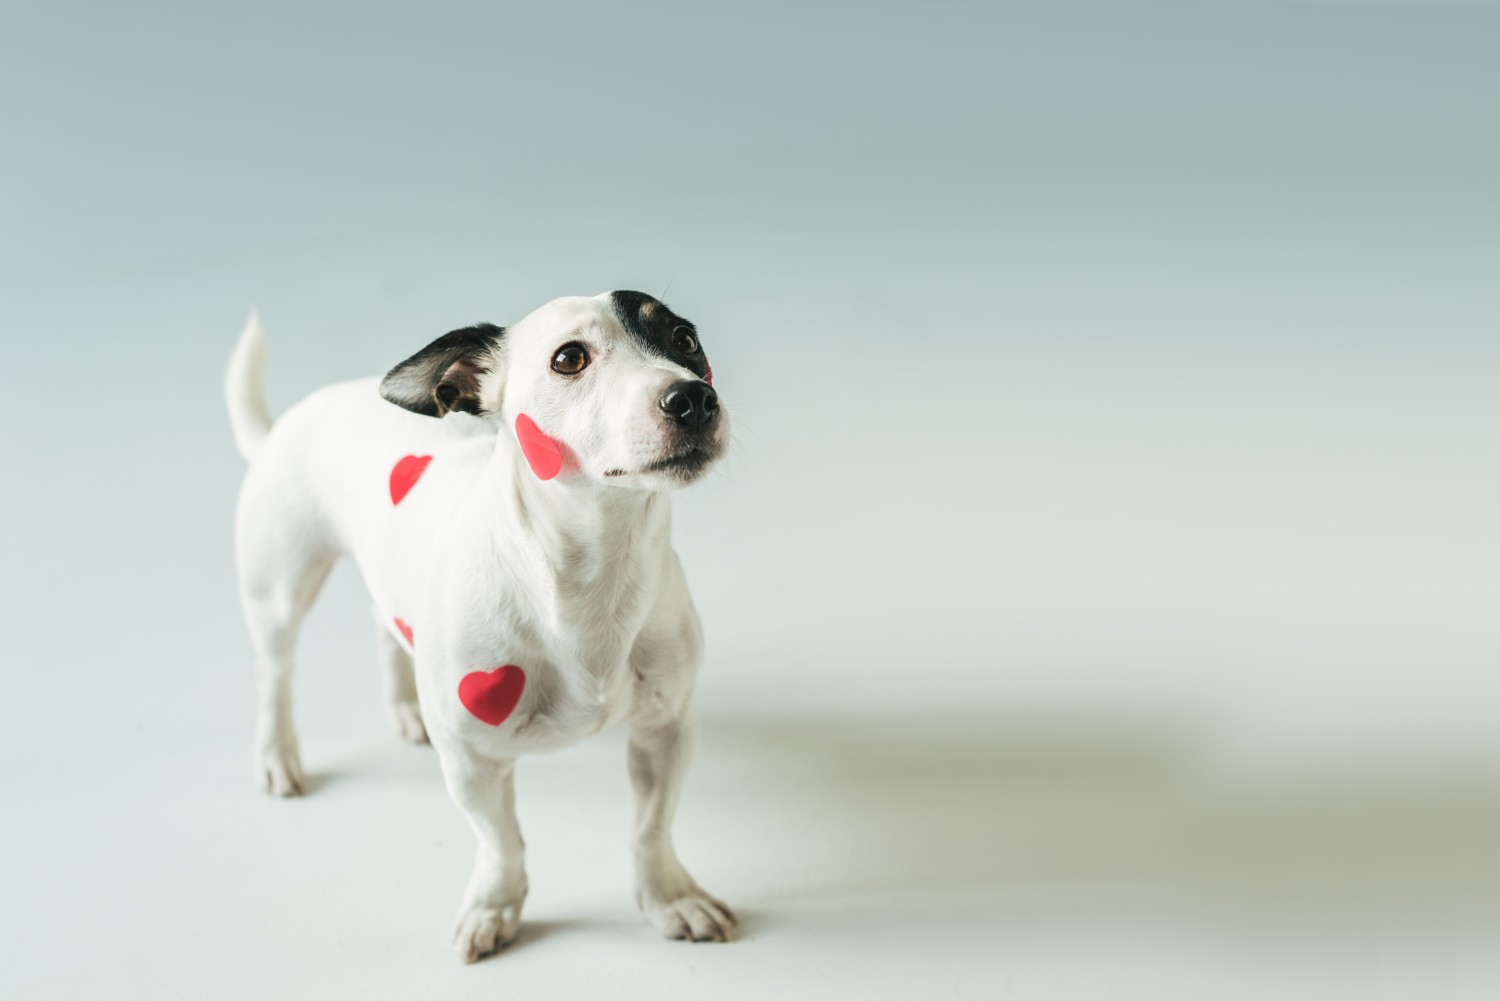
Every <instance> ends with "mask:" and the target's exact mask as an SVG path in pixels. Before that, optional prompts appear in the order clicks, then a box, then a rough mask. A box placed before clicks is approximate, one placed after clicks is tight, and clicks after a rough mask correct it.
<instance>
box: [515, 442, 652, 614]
mask: <svg viewBox="0 0 1500 1001" xmlns="http://www.w3.org/2000/svg"><path fill="white" fill-rule="evenodd" d="M491 474H492V475H491V479H492V481H494V482H495V485H496V486H497V488H499V489H500V490H501V492H502V493H503V494H504V502H503V503H504V505H505V514H506V517H505V518H503V519H502V522H501V524H500V525H499V526H497V529H496V535H497V538H496V543H497V545H498V546H499V547H500V549H501V551H502V552H509V553H513V554H515V556H517V557H519V558H520V559H521V560H523V561H524V562H525V564H526V567H527V569H526V570H525V571H520V568H519V567H515V568H514V569H516V570H517V571H518V572H526V573H527V574H528V576H533V575H534V577H535V578H539V579H534V580H533V584H535V585H539V587H537V588H536V590H535V591H534V592H533V593H535V594H537V595H538V597H542V596H545V598H546V599H547V600H550V604H551V607H549V608H539V611H542V612H543V613H544V614H547V615H548V616H549V617H550V618H552V619H553V620H554V621H555V622H575V623H595V624H598V625H599V626H606V625H611V624H613V625H620V626H625V625H628V624H629V623H631V622H633V621H635V620H637V619H638V618H640V617H641V616H643V615H644V614H645V612H646V611H647V609H646V608H645V607H643V601H644V600H645V599H646V598H647V597H648V595H647V594H646V593H644V592H646V591H647V590H648V587H647V585H649V584H650V582H652V581H654V580H655V579H656V577H657V575H658V574H659V573H660V571H661V567H662V560H663V558H664V556H665V554H666V552H667V550H668V547H669V538H668V537H669V535H670V531H671V517H672V516H671V498H670V497H668V495H667V494H666V493H664V492H660V491H648V490H628V489H622V488H619V487H610V486H604V485H602V484H599V483H596V482H594V481H591V480H587V479H585V478H583V477H579V476H574V477H558V478H556V479H552V480H547V481H545V482H544V481H541V480H538V479H537V478H536V476H535V475H534V474H533V473H532V471H531V469H530V468H529V467H528V466H527V464H526V460H525V459H524V458H523V457H522V455H521V451H520V449H519V448H516V447H514V446H512V447H508V448H507V447H504V446H503V445H502V446H501V447H499V448H497V449H496V450H495V456H494V459H493V460H492V469H491ZM518 529H519V531H517V530H518ZM586 631H591V630H586Z"/></svg>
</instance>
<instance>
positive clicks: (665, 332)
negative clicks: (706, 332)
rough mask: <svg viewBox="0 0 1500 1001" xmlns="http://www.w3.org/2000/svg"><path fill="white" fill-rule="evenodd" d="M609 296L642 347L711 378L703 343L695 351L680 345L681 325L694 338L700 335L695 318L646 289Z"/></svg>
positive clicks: (694, 372)
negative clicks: (687, 316) (679, 310)
mask: <svg viewBox="0 0 1500 1001" xmlns="http://www.w3.org/2000/svg"><path fill="white" fill-rule="evenodd" d="M609 297H610V299H611V300H612V301H613V302H614V307H615V313H616V314H617V315H618V316H619V317H620V322H621V323H623V324H624V325H625V329H626V330H627V331H629V332H630V336H631V337H633V338H635V340H636V342H637V343H638V344H640V345H641V347H643V348H645V349H646V350H647V351H649V352H651V353H652V354H654V355H659V356H661V357H663V358H670V359H671V360H672V361H674V362H676V363H677V364H679V365H681V366H682V367H683V368H685V369H687V370H688V371H689V372H692V373H693V374H694V375H696V376H697V377H698V378H700V379H706V378H708V358H707V357H705V356H704V354H703V347H702V345H699V347H698V350H697V351H695V352H694V353H692V354H687V353H685V352H683V351H682V350H680V349H679V348H678V347H677V336H676V331H677V329H678V328H679V327H686V328H687V329H688V331H689V332H690V333H691V334H692V335H693V337H694V339H696V338H697V336H698V328H697V327H695V326H693V321H691V320H687V319H684V318H682V317H680V316H678V315H677V314H676V313H673V312H672V311H671V310H670V309H668V308H667V305H666V303H664V302H661V301H660V300H658V299H655V298H653V297H652V296H649V295H647V294H646V293H644V292H611V293H610V294H609Z"/></svg>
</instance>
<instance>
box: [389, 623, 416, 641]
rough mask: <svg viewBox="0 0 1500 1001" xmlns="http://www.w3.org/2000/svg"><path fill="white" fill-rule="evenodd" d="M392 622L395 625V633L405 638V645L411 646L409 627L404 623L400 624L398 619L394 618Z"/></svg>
mask: <svg viewBox="0 0 1500 1001" xmlns="http://www.w3.org/2000/svg"><path fill="white" fill-rule="evenodd" d="M392 621H394V622H395V623H396V632H398V633H400V634H401V635H402V636H404V637H406V645H407V646H412V641H411V626H409V625H407V624H406V623H405V622H402V621H401V619H400V618H395V619H393V620H392Z"/></svg>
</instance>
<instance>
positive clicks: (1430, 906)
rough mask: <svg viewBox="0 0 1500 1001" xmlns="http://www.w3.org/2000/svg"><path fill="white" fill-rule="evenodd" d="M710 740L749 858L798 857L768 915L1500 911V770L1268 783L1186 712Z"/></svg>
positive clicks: (1235, 916) (907, 721)
mask: <svg viewBox="0 0 1500 1001" xmlns="http://www.w3.org/2000/svg"><path fill="white" fill-rule="evenodd" d="M704 733H705V739H704V742H705V745H709V746H711V748H712V751H711V753H712V754H714V756H715V758H716V759H717V762H718V764H717V766H714V767H717V768H719V769H721V770H722V769H724V768H730V769H732V770H736V774H735V775H734V776H733V782H732V783H731V787H732V789H733V793H732V794H733V796H734V797H735V800H734V803H733V804H730V803H727V802H726V803H724V804H723V805H724V807H725V808H727V809H733V810H735V811H736V812H737V813H740V814H741V815H742V816H743V815H745V814H746V813H747V812H748V814H749V816H750V818H751V821H750V824H749V825H748V827H749V829H748V830H747V832H746V849H747V853H746V856H745V857H764V856H765V854H766V853H765V852H764V850H762V851H759V852H751V851H749V848H750V846H751V845H759V846H761V847H762V849H763V848H764V847H765V846H767V845H774V846H775V851H776V854H777V856H778V857H779V859H780V861H778V863H777V866H776V870H775V872H774V873H773V874H771V875H770V876H769V877H768V878H767V880H766V881H765V882H764V883H763V884H762V887H761V889H762V892H761V893H760V894H759V895H758V898H757V897H755V896H752V898H751V900H750V901H749V903H751V904H752V905H753V911H754V912H767V913H769V912H774V911H775V910H777V909H779V908H781V907H791V906H798V905H799V904H801V903H806V902H811V901H815V900H816V901H821V902H825V903H826V902H830V901H831V902H834V903H835V904H836V903H837V902H845V903H847V904H849V905H851V906H861V905H863V904H869V903H875V902H881V903H882V904H885V905H898V906H906V907H910V908H913V909H916V910H921V909H922V908H925V907H931V908H947V907H951V906H959V907H968V908H973V907H980V908H985V909H986V910H988V911H989V912H990V913H1000V914H1003V913H1007V912H1009V913H1017V912H1024V911H1026V910H1028V909H1030V908H1034V907H1037V906H1059V907H1064V908H1066V907H1070V906H1092V905H1091V904H1088V903H1085V902H1089V901H1093V902H1099V901H1107V900H1115V901H1122V900H1136V901H1140V900H1151V901H1155V902H1157V903H1163V902H1165V904H1166V905H1167V906H1169V907H1170V908H1175V909H1176V910H1177V911H1178V912H1179V913H1180V914H1181V915H1182V916H1183V917H1185V918H1187V919H1189V920H1194V921H1197V920H1203V919H1211V920H1225V921H1232V922H1243V921H1246V920H1252V921H1269V922H1274V923H1275V924H1276V925H1277V926H1283V925H1284V923H1285V922H1286V921H1287V920H1295V921H1312V922H1316V923H1317V924H1318V925H1319V926H1320V927H1326V926H1329V925H1336V926H1337V925H1345V924H1359V923H1368V922H1370V921H1372V920H1382V921H1383V920H1388V919H1390V917H1391V915H1390V914H1389V913H1388V911H1389V908H1384V909H1383V908H1382V907H1381V906H1375V905H1377V904H1379V903H1380V902H1390V901H1400V906H1401V915H1402V917H1403V918H1404V919H1409V920H1414V921H1417V922H1421V921H1429V920H1433V919H1443V920H1448V921H1451V920H1452V919H1453V916H1454V908H1455V907H1457V906H1460V901H1459V895H1458V894H1456V893H1455V887H1456V886H1459V885H1462V886H1463V893H1462V895H1461V896H1462V906H1465V907H1470V908H1474V909H1478V910H1482V911H1484V912H1486V913H1497V912H1500V879H1497V878H1496V876H1497V873H1496V868H1495V866H1494V864H1493V858H1494V854H1493V849H1494V845H1495V844H1497V843H1500V772H1497V771H1495V770H1486V769H1482V768H1477V767H1476V768H1475V769H1474V770H1473V771H1472V772H1463V773H1461V772H1458V771H1448V772H1443V773H1433V772H1431V771H1428V772H1425V773H1421V774H1418V773H1416V772H1411V773H1408V774H1404V775H1403V774H1398V773H1395V772H1393V771H1391V770H1390V769H1381V770H1378V771H1377V770H1375V769H1374V768H1373V767H1372V768H1371V769H1369V770H1367V771H1364V772H1354V771H1344V772H1341V773H1338V774H1324V775H1322V776H1321V777H1318V776H1312V775H1307V774H1305V773H1298V774H1297V775H1296V777H1287V776H1285V775H1282V776H1276V777H1268V776H1265V775H1262V776H1261V777H1260V778H1259V779H1256V778H1253V777H1251V776H1249V775H1247V774H1245V773H1238V774H1236V773H1234V772H1232V771H1231V770H1229V769H1225V768H1223V767H1222V766H1220V765H1217V764H1216V762H1215V758H1214V754H1213V750H1214V749H1213V745H1212V741H1211V739H1210V738H1209V736H1208V735H1206V734H1204V733H1202V732H1199V731H1196V730H1194V729H1193V728H1192V727H1191V726H1190V725H1188V724H1186V723H1184V722H1183V721H1181V720H1174V719H1171V718H1167V717H1160V718H1145V717H1136V718H1123V717H1118V716H1115V717H1092V718H1089V717H1076V716H1075V717H1061V716H1053V717H1040V716H1039V717H1019V716H1017V717H1013V718H997V717H994V716H978V715H975V716H969V717H963V716H957V717H955V716H944V717H942V718H936V717H934V718H927V719H922V718H911V717H906V718H902V719H900V720H895V719H889V718H879V719H877V718H871V719H851V718H848V717H840V718H813V717H807V718H796V719H785V718H783V719H778V720H769V719H768V720H761V721H754V720H746V719H737V718H723V719H712V720H705V725H704ZM727 762H734V764H732V765H731V764H727ZM698 788H699V791H701V790H702V788H703V786H701V785H700V786H699V787H698ZM697 794H698V793H697V792H695V794H694V795H695V796H696V795H697ZM694 808H695V809H698V808H701V804H696V803H695V805H694ZM744 917H745V918H746V930H747V931H750V932H753V930H754V929H755V927H757V926H758V925H759V923H760V922H759V920H758V919H757V918H756V917H755V916H754V913H753V912H752V913H751V914H747V915H745V916H744Z"/></svg>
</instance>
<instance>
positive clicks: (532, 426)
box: [516, 414, 563, 480]
mask: <svg viewBox="0 0 1500 1001" xmlns="http://www.w3.org/2000/svg"><path fill="white" fill-rule="evenodd" d="M516 441H518V442H520V443H521V454H522V455H524V456H526V461H527V462H528V463H530V464H531V471H532V472H533V473H535V474H536V478H537V479H539V480H550V479H552V477H554V476H556V475H557V474H558V473H560V472H562V464H563V459H562V445H561V444H559V443H558V442H556V441H554V440H553V439H551V438H548V437H547V436H546V435H544V434H542V429H541V428H539V427H537V426H536V421H534V420H532V419H531V418H530V417H527V416H526V415H525V414H520V415H519V416H517V417H516Z"/></svg>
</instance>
